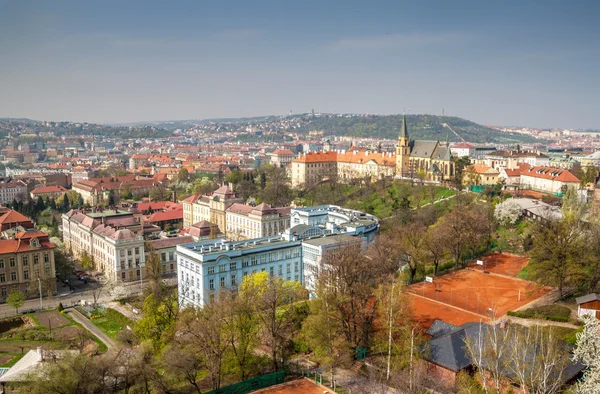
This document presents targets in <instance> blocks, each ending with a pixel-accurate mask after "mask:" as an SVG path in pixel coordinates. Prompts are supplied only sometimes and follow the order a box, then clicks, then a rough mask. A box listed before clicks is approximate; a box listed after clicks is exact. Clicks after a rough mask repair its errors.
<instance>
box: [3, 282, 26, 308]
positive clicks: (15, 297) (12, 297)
mask: <svg viewBox="0 0 600 394" xmlns="http://www.w3.org/2000/svg"><path fill="white" fill-rule="evenodd" d="M24 302H25V294H23V292H22V291H20V290H19V289H17V288H15V289H13V290H12V291H11V292H10V293H9V294H8V297H6V303H7V304H8V305H10V306H11V307H13V308H15V314H19V308H20V307H21V306H22V305H23V303H24Z"/></svg>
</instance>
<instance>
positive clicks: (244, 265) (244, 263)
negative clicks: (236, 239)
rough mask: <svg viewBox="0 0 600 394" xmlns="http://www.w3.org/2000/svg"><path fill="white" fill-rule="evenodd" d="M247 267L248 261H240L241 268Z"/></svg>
mask: <svg viewBox="0 0 600 394" xmlns="http://www.w3.org/2000/svg"><path fill="white" fill-rule="evenodd" d="M247 266H248V259H244V260H243V261H242V268H246V267H247Z"/></svg>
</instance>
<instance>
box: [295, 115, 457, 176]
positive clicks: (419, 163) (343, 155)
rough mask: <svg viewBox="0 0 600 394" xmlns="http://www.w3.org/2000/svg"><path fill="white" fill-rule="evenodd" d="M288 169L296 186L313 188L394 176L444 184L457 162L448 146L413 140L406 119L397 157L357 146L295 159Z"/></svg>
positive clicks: (452, 173) (309, 154) (435, 142)
mask: <svg viewBox="0 0 600 394" xmlns="http://www.w3.org/2000/svg"><path fill="white" fill-rule="evenodd" d="M289 170H290V174H291V180H292V186H293V187H311V186H314V185H316V184H318V183H320V182H322V181H324V180H329V181H332V180H335V181H340V182H347V181H349V180H351V179H358V178H371V179H381V178H387V177H393V176H398V177H402V178H406V179H417V178H418V179H425V180H432V181H445V180H451V179H453V178H454V160H453V158H452V153H451V152H450V148H449V146H448V144H446V146H440V143H439V141H424V140H416V141H414V140H413V141H410V140H409V138H408V131H407V127H406V117H404V118H403V120H402V129H401V130H400V136H399V137H398V144H397V146H396V153H395V154H394V153H392V152H389V153H385V152H381V151H370V150H360V149H356V148H354V147H350V149H348V150H347V151H341V150H338V151H336V150H324V151H319V152H308V153H306V154H304V155H302V156H300V157H297V158H295V159H294V160H292V162H291V163H290V164H289Z"/></svg>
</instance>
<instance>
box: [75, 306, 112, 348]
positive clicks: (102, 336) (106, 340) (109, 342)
mask: <svg viewBox="0 0 600 394" xmlns="http://www.w3.org/2000/svg"><path fill="white" fill-rule="evenodd" d="M66 313H67V314H68V315H69V316H70V317H71V318H72V319H73V320H75V321H76V322H77V323H79V324H81V325H82V326H83V327H85V328H86V329H87V330H88V331H89V332H91V333H92V334H94V335H95V336H96V337H97V338H98V339H99V340H101V341H102V342H104V344H105V345H106V347H107V348H108V351H109V352H110V351H114V350H117V349H118V348H119V345H118V344H117V343H116V342H115V341H113V340H112V338H110V337H109V336H108V335H106V334H105V333H104V332H102V330H100V329H99V328H98V327H96V326H95V325H93V324H92V322H90V321H89V320H88V319H87V318H86V317H85V316H83V315H82V314H81V313H79V312H78V311H77V310H76V309H75V308H69V309H67V311H66Z"/></svg>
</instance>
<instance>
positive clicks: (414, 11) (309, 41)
mask: <svg viewBox="0 0 600 394" xmlns="http://www.w3.org/2000/svg"><path fill="white" fill-rule="evenodd" d="M599 20H600V1H596V0H589V1H584V0H572V1H567V0H561V1H552V0H540V1H529V0H519V1H514V2H512V1H506V0H502V1H491V0H490V1H487V0H476V1H460V0H440V1H426V0H416V1H410V2H404V1H400V0H391V1H374V0H369V1H366V0H363V1H353V0H343V1H327V0H319V1H307V0H303V1H291V0H274V1H259V0H244V1H226V0H219V1H214V0H213V1H201V0H194V1H175V0H173V1H156V2H155V1H150V0H144V1H132V0H127V1H106V0H102V1H93V2H92V1H81V0H76V1H62V0H57V1H43V0H38V1H27V0H15V1H6V0H0V116H10V117H29V118H34V119H45V120H76V121H90V122H128V121H144V120H167V119H192V118H193V119H197V118H214V117H237V116H258V115H268V114H286V113H288V112H289V111H290V110H292V111H293V112H294V113H300V112H308V111H310V110H311V109H312V108H314V109H315V111H322V112H361V113H377V114H389V113H402V112H403V111H407V112H410V113H432V114H441V112H442V108H444V109H445V112H446V114H447V115H455V116H460V117H464V118H467V119H470V120H474V121H477V122H480V123H484V124H505V125H525V126H537V127H575V128H579V127H581V128H586V127H595V128H600V117H599V116H598V113H600V111H599V109H600V72H599V70H600V23H599Z"/></svg>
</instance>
